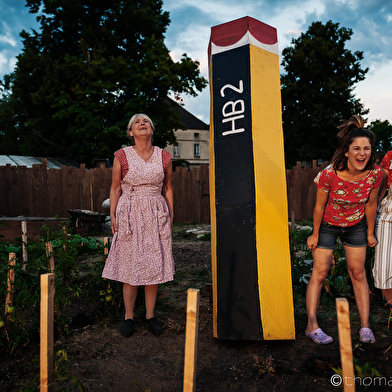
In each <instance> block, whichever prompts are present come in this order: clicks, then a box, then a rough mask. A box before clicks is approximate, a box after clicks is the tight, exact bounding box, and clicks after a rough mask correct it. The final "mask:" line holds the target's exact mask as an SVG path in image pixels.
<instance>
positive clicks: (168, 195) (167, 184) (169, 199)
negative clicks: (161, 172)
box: [162, 162, 174, 229]
mask: <svg viewBox="0 0 392 392" xmlns="http://www.w3.org/2000/svg"><path fill="white" fill-rule="evenodd" d="M172 170H173V169H172V163H171V162H170V163H169V164H168V166H167V168H166V172H165V179H164V180H163V187H162V196H163V197H164V198H165V200H166V203H167V206H168V208H169V213H170V222H171V227H172V229H173V222H174V209H173V188H172V183H171V179H172Z"/></svg>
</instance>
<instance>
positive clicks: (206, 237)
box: [197, 232, 211, 241]
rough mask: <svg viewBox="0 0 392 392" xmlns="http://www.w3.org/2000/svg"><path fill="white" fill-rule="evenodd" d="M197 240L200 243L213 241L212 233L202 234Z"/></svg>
mask: <svg viewBox="0 0 392 392" xmlns="http://www.w3.org/2000/svg"><path fill="white" fill-rule="evenodd" d="M197 239H198V240H200V241H211V233H209V232H208V233H203V234H200V235H199V236H198V237H197Z"/></svg>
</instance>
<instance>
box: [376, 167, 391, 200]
mask: <svg viewBox="0 0 392 392" xmlns="http://www.w3.org/2000/svg"><path fill="white" fill-rule="evenodd" d="M381 171H382V183H381V185H380V187H379V188H378V193H377V205H378V204H379V203H380V202H381V200H382V199H383V198H384V196H385V191H386V190H387V182H388V175H389V170H388V169H385V168H383V167H382V168H381Z"/></svg>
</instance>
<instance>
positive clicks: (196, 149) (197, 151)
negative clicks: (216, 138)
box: [193, 144, 200, 157]
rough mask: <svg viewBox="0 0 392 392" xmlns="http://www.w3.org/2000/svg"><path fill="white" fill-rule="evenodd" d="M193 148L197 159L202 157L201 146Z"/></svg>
mask: <svg viewBox="0 0 392 392" xmlns="http://www.w3.org/2000/svg"><path fill="white" fill-rule="evenodd" d="M193 147H194V148H193V150H194V153H195V157H200V144H194V145H193Z"/></svg>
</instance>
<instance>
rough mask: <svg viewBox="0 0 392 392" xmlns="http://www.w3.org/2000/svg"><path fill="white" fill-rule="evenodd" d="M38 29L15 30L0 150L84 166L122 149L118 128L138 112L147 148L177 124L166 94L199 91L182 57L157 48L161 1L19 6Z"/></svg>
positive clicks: (43, 0) (56, 1)
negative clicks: (146, 127)
mask: <svg viewBox="0 0 392 392" xmlns="http://www.w3.org/2000/svg"><path fill="white" fill-rule="evenodd" d="M27 6H28V7H30V12H31V13H39V16H38V17H37V20H38V21H39V22H40V32H37V31H32V33H27V32H26V31H22V33H21V37H22V38H23V51H22V53H21V54H20V55H19V56H18V58H17V64H16V68H15V70H14V72H13V73H11V74H9V75H6V76H5V78H4V81H3V82H2V83H1V85H0V87H1V93H2V96H1V99H0V129H1V130H2V132H1V134H0V153H3V154H4V153H8V154H29V155H30V154H31V155H39V156H70V157H72V158H74V159H75V160H77V161H79V162H85V163H87V164H91V163H92V161H93V160H94V158H102V157H108V156H112V153H113V151H115V150H116V149H118V148H119V147H120V146H121V144H122V143H126V142H127V139H126V131H125V130H126V125H127V122H128V120H129V118H130V117H131V116H132V115H133V114H134V113H140V112H144V113H146V114H148V115H150V117H151V118H152V119H153V120H154V122H155V123H156V132H155V136H154V140H155V144H156V145H159V146H161V147H164V146H165V145H166V143H168V142H170V143H172V142H173V141H175V137H174V133H173V129H176V128H181V127H183V124H182V123H181V121H180V119H179V116H178V115H177V114H176V111H175V110H173V109H172V108H171V107H170V104H168V102H170V100H168V99H167V95H168V93H169V92H171V93H173V94H174V95H176V96H178V95H179V94H181V93H185V94H190V95H193V96H196V95H197V91H201V90H202V89H203V88H204V87H205V86H206V83H207V82H206V80H205V79H204V78H203V77H201V76H200V72H199V67H198V66H199V64H198V62H197V61H192V60H191V59H190V58H189V57H188V56H187V55H186V54H184V55H183V57H182V59H181V60H180V61H179V62H174V61H173V60H172V59H171V57H170V55H169V51H168V49H167V48H166V46H165V43H164V38H165V37H164V34H165V32H166V28H167V26H168V25H169V23H170V19H169V14H168V12H164V11H163V10H162V1H161V0H143V1H136V0H111V1H96V0H71V1H64V0H27Z"/></svg>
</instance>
